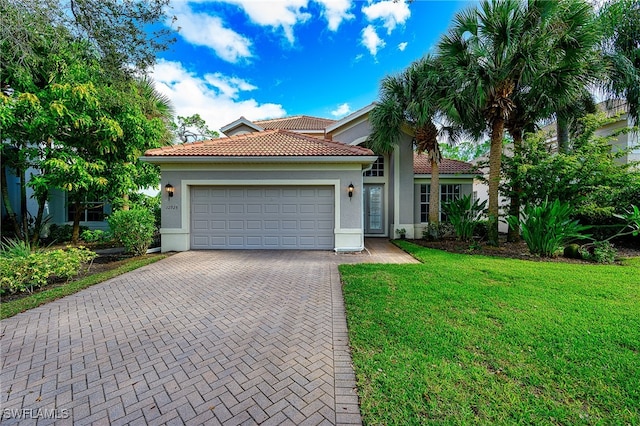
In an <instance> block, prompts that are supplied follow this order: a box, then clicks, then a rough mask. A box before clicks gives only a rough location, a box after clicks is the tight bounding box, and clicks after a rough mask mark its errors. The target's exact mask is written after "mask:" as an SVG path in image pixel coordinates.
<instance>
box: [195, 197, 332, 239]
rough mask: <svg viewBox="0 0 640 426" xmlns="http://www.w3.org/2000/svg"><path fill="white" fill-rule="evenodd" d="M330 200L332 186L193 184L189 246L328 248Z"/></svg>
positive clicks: (330, 227) (330, 223) (330, 217)
mask: <svg viewBox="0 0 640 426" xmlns="http://www.w3.org/2000/svg"><path fill="white" fill-rule="evenodd" d="M196 193H197V194H198V196H197V197H196V196H195V194H196ZM333 202H334V196H333V188H331V187H289V186H281V187H259V186H257V187H247V188H242V187H228V188H225V187H202V188H198V187H194V188H192V206H191V216H192V217H191V234H192V236H191V246H192V248H193V249H214V248H217V249H224V248H269V249H295V248H306V249H332V248H333V246H334V236H333V231H334V224H333V216H334V206H333Z"/></svg>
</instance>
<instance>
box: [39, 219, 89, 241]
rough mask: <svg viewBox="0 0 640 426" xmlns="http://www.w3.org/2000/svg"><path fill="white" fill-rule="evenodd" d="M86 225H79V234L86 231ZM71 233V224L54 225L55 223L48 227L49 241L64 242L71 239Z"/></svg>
mask: <svg viewBox="0 0 640 426" xmlns="http://www.w3.org/2000/svg"><path fill="white" fill-rule="evenodd" d="M88 230H89V228H87V227H86V226H81V227H80V234H82V233H83V232H84V231H88ZM72 235H73V226H71V225H56V224H55V223H54V224H53V225H51V226H50V227H49V241H51V242H52V243H64V242H67V241H71V236H72Z"/></svg>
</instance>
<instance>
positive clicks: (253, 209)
mask: <svg viewBox="0 0 640 426" xmlns="http://www.w3.org/2000/svg"><path fill="white" fill-rule="evenodd" d="M247 213H254V214H260V213H262V204H247Z"/></svg>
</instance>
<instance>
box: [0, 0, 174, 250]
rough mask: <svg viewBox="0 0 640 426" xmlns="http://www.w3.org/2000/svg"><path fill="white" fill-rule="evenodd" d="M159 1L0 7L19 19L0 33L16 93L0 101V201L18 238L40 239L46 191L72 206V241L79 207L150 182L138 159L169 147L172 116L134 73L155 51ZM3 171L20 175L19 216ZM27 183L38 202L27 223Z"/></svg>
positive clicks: (151, 173) (5, 74)
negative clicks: (52, 191)
mask: <svg viewBox="0 0 640 426" xmlns="http://www.w3.org/2000/svg"><path fill="white" fill-rule="evenodd" d="M165 4H166V2H164V1H155V0H154V1H132V2H117V1H106V2H94V1H85V0H82V1H79V0H76V1H71V3H70V4H63V3H56V2H46V1H45V2H43V3H39V2H32V1H28V0H25V1H13V2H6V1H5V0H0V8H1V11H2V12H4V13H5V14H6V15H4V16H10V17H13V18H15V19H16V22H19V24H17V23H16V22H14V21H11V22H7V25H3V26H2V29H1V30H0V31H1V32H0V34H1V38H0V46H1V47H2V51H3V55H2V58H1V59H0V60H1V61H2V67H1V68H0V76H1V78H2V82H3V85H10V86H11V90H12V91H13V93H10V92H9V91H8V90H4V92H6V93H5V94H3V95H0V100H1V102H0V124H2V155H3V162H2V173H3V179H2V181H3V182H4V183H5V184H3V186H2V193H3V197H2V198H3V202H4V204H5V208H6V210H7V212H8V213H9V219H10V221H11V222H12V223H13V225H14V226H13V228H14V233H15V234H16V235H17V236H18V237H20V238H23V239H26V238H28V236H29V234H30V233H31V234H32V238H33V240H34V241H36V240H37V238H38V232H39V228H40V225H41V224H42V221H43V218H42V212H43V209H44V205H45V202H46V200H47V197H48V193H49V190H50V189H52V188H58V189H61V190H63V191H65V192H66V193H67V194H68V197H67V199H68V202H69V203H73V204H74V205H75V212H76V215H75V216H76V217H75V218H74V241H77V238H78V234H79V221H80V217H81V215H82V212H83V210H84V209H85V208H86V204H85V202H86V201H96V200H114V199H116V198H118V197H122V196H123V195H125V194H127V193H128V192H131V191H133V190H137V189H139V188H141V187H144V186H147V185H153V184H156V183H157V180H158V170H157V168H156V167H155V166H153V165H150V164H146V163H142V162H140V161H138V157H139V156H140V155H142V154H143V153H144V151H145V150H147V149H149V148H154V147H158V146H160V145H161V144H163V143H169V142H170V141H171V139H172V132H171V128H170V123H171V122H172V110H171V108H170V104H169V102H168V99H166V98H164V97H162V96H161V95H159V94H158V93H157V92H156V91H155V89H154V88H153V85H152V82H151V81H150V80H148V79H146V78H144V77H138V76H136V75H137V74H138V73H140V72H144V70H145V67H146V66H148V65H150V64H151V63H153V61H154V60H155V53H156V52H157V51H158V50H159V49H161V47H162V46H161V44H159V43H161V39H162V38H153V37H155V36H151V35H150V33H149V28H147V27H146V25H147V24H151V23H153V22H159V20H164V14H163V12H162V7H163V6H164V5H165ZM65 5H66V6H68V7H71V10H69V9H65ZM4 21H5V20H4V19H3V24H4V23H5V22H4ZM114 31H115V33H114ZM161 33H162V34H165V35H166V32H165V31H164V30H162V31H161ZM158 35H159V34H156V36H158ZM7 95H10V96H7ZM27 170H29V174H30V176H26V171H27ZM10 172H11V173H16V174H17V175H18V176H20V181H21V182H20V183H21V185H20V186H21V191H22V193H21V197H20V198H21V206H20V209H19V210H20V211H21V212H22V214H21V217H20V218H18V217H17V216H16V215H15V213H14V212H15V211H16V209H14V208H13V206H11V205H10V200H9V197H8V196H6V195H7V193H6V188H5V185H6V179H5V177H6V176H7V175H8V173H10ZM27 181H28V185H30V186H31V187H32V188H33V189H34V192H35V197H36V198H37V201H38V204H39V210H38V214H37V215H36V219H35V221H33V222H29V221H28V220H27V209H26V187H27ZM30 228H31V229H30Z"/></svg>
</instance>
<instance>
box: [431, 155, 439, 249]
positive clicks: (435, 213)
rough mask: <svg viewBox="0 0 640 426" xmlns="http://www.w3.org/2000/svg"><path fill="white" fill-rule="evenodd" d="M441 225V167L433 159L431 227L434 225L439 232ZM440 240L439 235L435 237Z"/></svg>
mask: <svg viewBox="0 0 640 426" xmlns="http://www.w3.org/2000/svg"><path fill="white" fill-rule="evenodd" d="M438 223H440V165H439V164H438V162H437V161H436V160H435V159H433V158H432V159H431V191H429V225H434V228H433V229H435V230H436V231H435V232H438V231H437V229H438V228H437V225H438ZM434 237H436V238H439V235H434Z"/></svg>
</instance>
